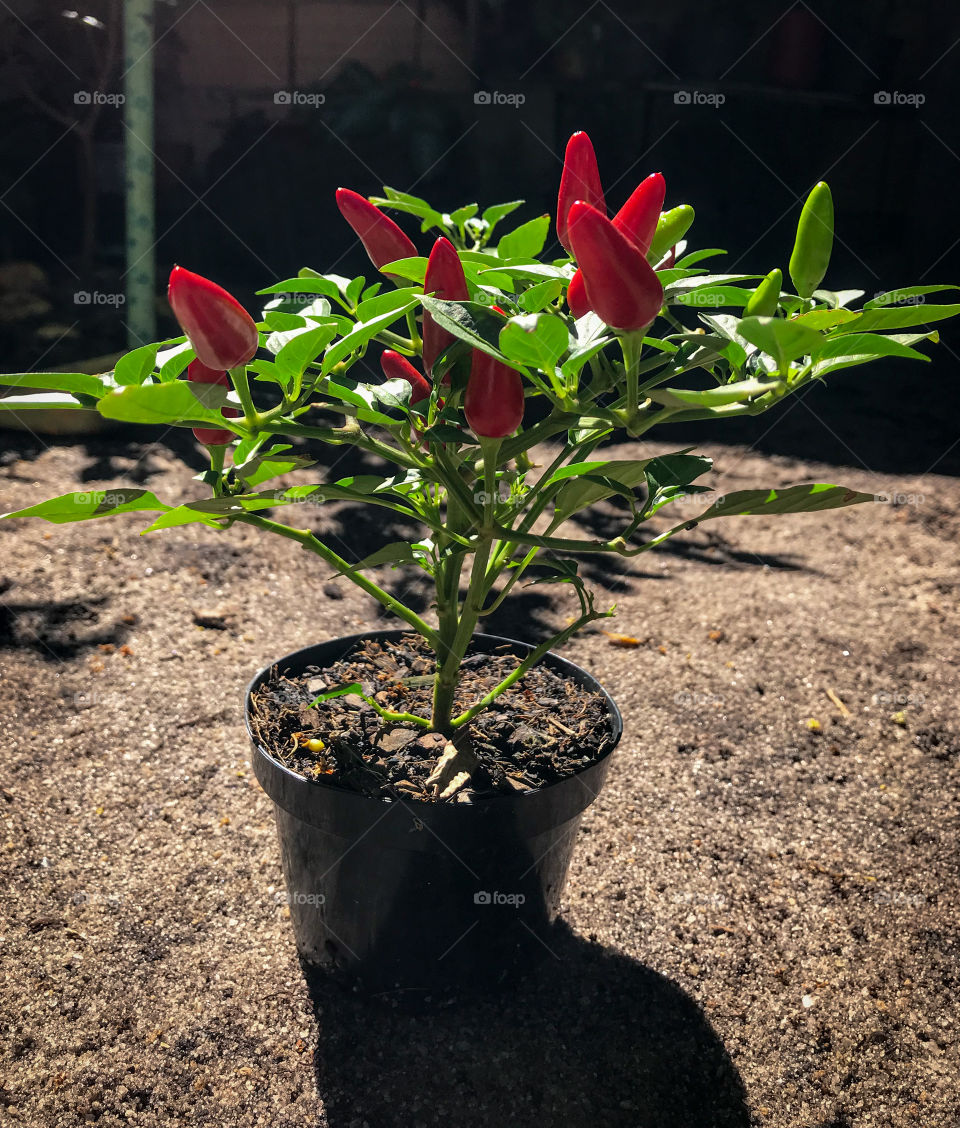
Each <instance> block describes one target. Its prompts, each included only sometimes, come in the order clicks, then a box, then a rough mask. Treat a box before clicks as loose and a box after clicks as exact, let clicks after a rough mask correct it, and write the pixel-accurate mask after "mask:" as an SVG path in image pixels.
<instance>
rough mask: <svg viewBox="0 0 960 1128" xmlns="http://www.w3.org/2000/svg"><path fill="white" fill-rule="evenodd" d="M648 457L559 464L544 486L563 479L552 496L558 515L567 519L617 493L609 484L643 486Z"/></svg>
mask: <svg viewBox="0 0 960 1128" xmlns="http://www.w3.org/2000/svg"><path fill="white" fill-rule="evenodd" d="M649 464H650V459H649V458H644V459H626V460H620V461H612V460H611V461H598V462H575V463H571V464H570V465H569V466H563V467H561V468H560V469H559V470H558V471H557V472H556V473H555V474H553V475H552V477H551V478H550V480H549V481H548V482H546V483H544V484H545V485H546V486H550V485H553V484H554V483H556V482H563V483H564V484H563V485H562V486H561V487H560V489H559V491H558V492H557V496H556V498H555V499H554V508H555V510H556V513H557V516H558V517H563V519H564V520H566V519H567V518H568V517H570V516H571V515H572V514H574V513H577V512H579V511H580V510H581V509H585V508H586V507H587V506H588V505H594V504H595V503H596V502H598V501H602V500H603V499H604V498H606V497H610V496H611V495H612V494H614V493H616V492H618V491H617V490H616V489H615V488H614V487H613V486H612V485H611V484H610V483H612V482H616V483H618V484H619V485H620V486H621V487H623V488H625V489H628V490H632V489H634V488H635V487H636V486H639V485H642V484H643V482H644V480H645V478H646V468H647V466H648V465H649Z"/></svg>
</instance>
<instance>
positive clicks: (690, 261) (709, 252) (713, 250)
mask: <svg viewBox="0 0 960 1128" xmlns="http://www.w3.org/2000/svg"><path fill="white" fill-rule="evenodd" d="M726 253H727V252H726V251H725V250H723V249H722V248H720V247H707V248H705V249H704V250H702V251H693V252H692V253H691V254H689V255H684V256H683V258H681V259H678V260H677V266H678V267H683V268H685V269H689V268H690V267H691V266H695V265H696V264H697V263H698V262H703V260H704V259H708V258H716V256H717V255H725V254H726ZM665 273H666V271H661V272H660V274H661V277H662V276H663V275H664V274H665Z"/></svg>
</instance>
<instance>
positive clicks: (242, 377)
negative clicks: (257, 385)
mask: <svg viewBox="0 0 960 1128" xmlns="http://www.w3.org/2000/svg"><path fill="white" fill-rule="evenodd" d="M230 379H231V380H232V381H233V388H234V391H235V392H236V393H237V398H238V399H239V400H240V406H241V407H242V408H243V421H244V423H246V424H247V426H248V427H251V428H255V427H256V426H257V424H258V423H259V422H260V415H259V413H258V412H257V409H256V406H255V405H254V402H253V396H252V395H251V394H250V381H249V379H248V378H247V367H246V365H245V364H241V365H238V366H237V367H236V368H231V369H230Z"/></svg>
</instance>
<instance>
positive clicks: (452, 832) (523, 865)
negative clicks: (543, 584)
mask: <svg viewBox="0 0 960 1128" xmlns="http://www.w3.org/2000/svg"><path fill="white" fill-rule="evenodd" d="M405 633H408V632H406V631H402V630H391V631H373V632H369V633H367V634H362V635H352V636H349V637H346V638H339V639H335V640H333V641H330V642H325V643H320V644H319V645H316V646H310V647H307V648H306V649H304V650H298V651H295V652H294V653H293V654H288V655H287V656H286V657H285V658H281V659H280V660H279V661H278V662H275V663H272V664H271V666H269V667H266V668H265V669H263V670H261V671H260V673H258V674H257V676H256V677H255V678H254V679H253V681H252V682H251V683H250V686H249V688H248V690H247V729H248V732H250V736H251V740H252V741H253V769H254V772H255V773H256V776H257V779H258V780H259V781H260V784H261V786H262V787H263V789H264V791H266V793H267V794H268V795H269V796H270V798H271V799H272V800H273V801H274V803H275V805H276V818H277V830H278V832H279V837H280V852H281V856H282V861H283V872H284V879H285V881H286V887H287V901H288V904H289V906H290V916H291V919H292V921H293V925H294V930H295V933H296V940H297V949H298V951H299V953H300V956H301V958H302V959H304V960H305V961H306V962H307V963H308V964H311V965H321V966H323V967H326V968H328V969H329V970H331V971H332V972H334V973H335V974H336V975H337V977H338V978H341V979H343V980H345V981H346V982H348V983H349V984H350V985H352V986H355V987H358V988H360V989H361V990H364V991H366V992H369V993H374V994H382V995H388V996H395V997H397V998H402V999H404V1000H405V1001H406V1000H411V999H416V998H418V997H422V998H426V997H432V996H435V995H438V994H440V993H443V992H447V991H450V990H462V989H470V988H476V989H484V988H486V987H490V986H493V985H496V984H498V983H503V982H506V981H508V980H510V979H512V978H515V977H516V976H517V975H519V974H522V973H523V972H524V971H525V970H528V969H529V968H530V967H531V966H533V965H534V964H535V963H537V962H539V961H540V960H541V959H542V958H543V957H545V956H547V955H548V954H550V933H551V925H552V922H553V920H554V918H555V916H556V913H557V906H558V904H559V901H560V896H561V894H562V892H563V886H564V882H565V880H566V875H567V869H568V866H569V864H570V857H571V854H572V852H573V846H574V841H575V838H576V832H577V827H578V826H579V823H580V817H581V815H582V813H583V811H584V810H585V809H586V807H587V806H588V805H589V804H590V803H592V802H593V800H594V799H595V798H596V797H597V795H598V793H599V791H600V788H601V787H602V786H603V783H604V780H605V778H606V775H607V771H608V768H609V764H610V753H611V752H612V751H613V749H614V747H615V746H616V744H617V742H618V741H619V739H620V734H621V731H622V722H621V718H620V713H619V711H618V710H617V707H616V705H614V703H613V701H612V700H611V699H610V697H609V696H608V695H607V694H606V693H605V691H604V690H603V689H602V687H601V686H600V685H599V683H598V682H596V681H595V680H594V679H593V678H592V677H591V676H590V674H588V673H587V672H586V671H585V670H583V669H581V668H580V667H579V666H576V665H574V664H573V663H572V662H568V661H566V660H565V659H563V658H559V657H557V656H555V655H548V656H547V657H546V658H545V659H544V662H545V663H546V664H547V665H548V666H550V667H551V668H552V669H554V670H556V671H557V672H558V673H561V674H563V675H565V676H567V677H570V678H572V679H573V680H574V681H576V682H577V683H578V684H579V685H582V686H584V687H585V688H587V689H589V690H591V691H593V692H598V693H601V694H602V695H603V696H604V697H606V700H607V710H608V721H609V725H610V735H611V738H612V741H611V745H610V748H609V749H608V751H607V752H606V753H605V754H604V755H603V757H602V758H601V759H599V760H597V761H596V762H595V763H593V764H591V765H590V766H589V767H588V768H586V769H585V770H584V771H581V772H579V773H577V774H576V775H572V776H568V777H567V778H566V779H563V780H560V781H559V782H557V783H554V784H551V785H550V786H549V787H545V788H542V789H540V790H537V791H530V792H524V793H521V794H517V795H507V796H494V797H491V798H489V799H480V800H477V801H475V802H473V803H470V804H465V803H456V802H451V803H423V802H416V801H412V800H411V801H409V802H408V801H397V800H394V801H389V802H385V801H381V800H379V799H372V798H368V797H367V796H364V795H360V794H358V793H355V792H350V791H346V790H342V789H339V788H335V787H331V786H329V785H325V784H322V783H317V782H314V781H312V780H307V779H304V778H303V777H302V776H300V775H298V774H297V773H295V772H292V771H290V770H289V769H288V768H286V767H284V766H283V765H282V764H280V763H279V762H278V761H277V760H275V759H274V758H273V757H272V756H270V755H269V754H268V753H267V752H266V751H265V750H264V749H263V748H261V747H260V746H259V745H258V744H257V741H256V739H255V737H254V735H253V732H252V730H251V729H250V695H251V694H252V693H253V692H254V691H256V689H257V688H258V687H259V686H260V685H261V684H262V683H263V682H264V681H266V680H267V678H268V677H269V674H270V671H271V670H272V669H273V668H274V667H279V668H280V670H281V671H284V672H289V673H292V674H294V675H296V674H299V673H301V672H302V671H303V670H304V669H305V668H306V667H308V666H316V667H319V668H320V669H323V668H325V667H327V666H329V665H331V664H332V663H333V662H335V661H337V660H338V659H339V658H341V657H343V656H344V655H346V654H348V653H349V652H350V651H351V650H352V649H353V648H354V647H355V646H356V645H357V644H358V643H359V642H361V641H362V640H364V639H377V640H380V641H386V640H390V639H394V638H399V637H400V636H401V635H403V634H405ZM504 645H508V646H509V647H510V648H511V649H512V650H513V652H514V653H516V654H518V655H520V656H523V655H524V654H526V653H528V652H529V651H530V649H531V647H530V646H529V645H528V644H526V643H520V642H513V641H512V640H508V639H503V638H498V637H496V636H492V635H478V636H476V637H475V639H474V642H473V645H472V650H471V652H472V653H478V652H480V653H483V652H490V651H493V650H494V649H499V648H502V647H503V646H504Z"/></svg>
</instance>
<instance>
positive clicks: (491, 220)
mask: <svg viewBox="0 0 960 1128" xmlns="http://www.w3.org/2000/svg"><path fill="white" fill-rule="evenodd" d="M523 202H524V201H523V200H511V201H510V202H509V203H506V204H491V205H490V207H488V208H485V209H484V212H483V215H482V216H481V217H480V218H481V219H482V220H483V222H484V223H488V224H489V225H490V229H491V231H492V230H493V228H494V227H496V225H497V224H498V223H499V222H500V220H501V219H506V217H507V216H508V215H510V213H511V212H515V211H516V210H517V208H518V207H520V205H521V204H522V203H523Z"/></svg>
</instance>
